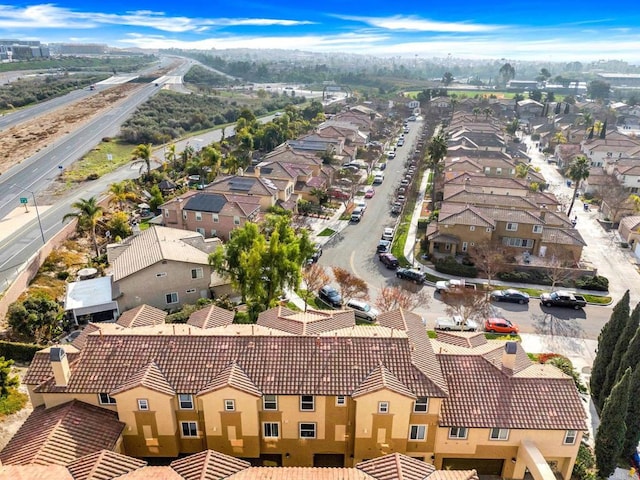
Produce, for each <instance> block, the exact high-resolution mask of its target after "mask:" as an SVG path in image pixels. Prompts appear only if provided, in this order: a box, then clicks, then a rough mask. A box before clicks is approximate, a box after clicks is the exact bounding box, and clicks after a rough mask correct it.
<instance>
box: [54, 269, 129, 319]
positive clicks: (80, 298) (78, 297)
mask: <svg viewBox="0 0 640 480" xmlns="http://www.w3.org/2000/svg"><path fill="white" fill-rule="evenodd" d="M64 309H65V311H71V312H72V313H73V319H74V320H75V322H76V324H77V323H78V316H82V315H89V314H92V313H99V312H107V311H112V312H113V311H115V313H114V315H113V319H114V320H115V319H116V318H117V316H118V302H116V301H114V300H113V293H112V290H111V277H110V276H109V277H100V278H93V279H91V280H82V281H79V282H71V283H69V284H67V295H66V298H65V302H64Z"/></svg>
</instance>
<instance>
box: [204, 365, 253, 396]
mask: <svg viewBox="0 0 640 480" xmlns="http://www.w3.org/2000/svg"><path fill="white" fill-rule="evenodd" d="M227 386H229V387H234V388H236V389H238V390H241V391H243V392H246V393H249V394H251V395H255V396H256V397H261V396H262V392H261V391H260V390H259V389H258V387H256V385H255V384H254V383H253V382H252V381H251V379H250V378H249V377H248V376H247V374H246V373H244V371H243V370H242V369H241V368H240V367H239V366H238V364H237V363H236V362H233V363H231V364H230V365H229V366H228V367H227V368H225V369H224V370H223V371H222V372H220V373H219V374H218V375H217V376H216V378H214V379H213V381H212V382H211V383H209V384H208V385H207V386H206V387H204V388H203V389H202V390H201V391H200V392H198V394H199V395H202V394H203V393H206V392H213V391H215V390H219V389H220V388H224V387H227Z"/></svg>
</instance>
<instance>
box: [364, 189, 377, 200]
mask: <svg viewBox="0 0 640 480" xmlns="http://www.w3.org/2000/svg"><path fill="white" fill-rule="evenodd" d="M375 194H376V191H375V190H374V189H373V188H370V189H369V190H367V191H366V193H365V194H364V198H372V197H373V196H374V195H375Z"/></svg>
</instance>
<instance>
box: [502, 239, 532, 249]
mask: <svg viewBox="0 0 640 480" xmlns="http://www.w3.org/2000/svg"><path fill="white" fill-rule="evenodd" d="M502 244H503V245H506V246H508V247H520V248H533V239H531V238H512V237H504V238H503V239H502Z"/></svg>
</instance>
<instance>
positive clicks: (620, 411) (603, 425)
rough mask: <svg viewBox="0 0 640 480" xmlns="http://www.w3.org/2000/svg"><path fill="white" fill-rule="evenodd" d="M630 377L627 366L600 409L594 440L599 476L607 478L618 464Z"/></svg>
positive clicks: (623, 436) (622, 443) (623, 433)
mask: <svg viewBox="0 0 640 480" xmlns="http://www.w3.org/2000/svg"><path fill="white" fill-rule="evenodd" d="M630 377H631V369H630V368H628V369H627V371H626V372H625V373H624V375H623V376H622V378H621V379H620V381H619V382H618V383H616V385H615V387H613V390H612V391H611V395H610V396H609V398H607V401H606V402H605V404H604V407H603V409H602V415H601V416H600V426H599V427H598V432H597V433H596V442H595V453H596V467H597V468H598V474H599V476H600V478H609V476H611V474H613V472H614V471H615V469H616V466H617V464H618V458H619V457H620V455H621V454H622V448H623V445H624V440H625V435H626V433H627V426H626V423H625V422H626V418H627V410H628V408H629V380H630ZM635 401H637V399H635Z"/></svg>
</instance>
